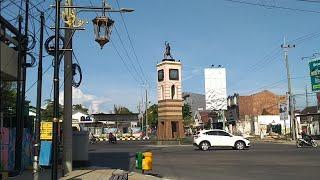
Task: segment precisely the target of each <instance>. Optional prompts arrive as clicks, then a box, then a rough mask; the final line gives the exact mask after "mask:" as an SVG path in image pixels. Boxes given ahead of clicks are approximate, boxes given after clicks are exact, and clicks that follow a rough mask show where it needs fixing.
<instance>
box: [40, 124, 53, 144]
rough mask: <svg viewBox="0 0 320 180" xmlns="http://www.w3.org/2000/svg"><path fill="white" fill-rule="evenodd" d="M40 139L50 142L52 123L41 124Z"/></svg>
mask: <svg viewBox="0 0 320 180" xmlns="http://www.w3.org/2000/svg"><path fill="white" fill-rule="evenodd" d="M40 139H41V140H52V122H41V127H40Z"/></svg>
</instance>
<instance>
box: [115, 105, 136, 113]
mask: <svg viewBox="0 0 320 180" xmlns="http://www.w3.org/2000/svg"><path fill="white" fill-rule="evenodd" d="M113 111H114V113H115V114H132V112H131V111H130V110H129V109H128V108H126V107H124V106H116V105H114V106H113Z"/></svg>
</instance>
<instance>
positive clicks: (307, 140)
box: [301, 131, 312, 143]
mask: <svg viewBox="0 0 320 180" xmlns="http://www.w3.org/2000/svg"><path fill="white" fill-rule="evenodd" d="M301 135H302V139H303V140H305V141H306V142H308V143H310V142H311V140H312V138H311V136H310V135H307V133H306V132H304V131H302V133H301Z"/></svg>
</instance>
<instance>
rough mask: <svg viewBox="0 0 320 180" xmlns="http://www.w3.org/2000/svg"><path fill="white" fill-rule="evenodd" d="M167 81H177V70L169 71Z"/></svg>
mask: <svg viewBox="0 0 320 180" xmlns="http://www.w3.org/2000/svg"><path fill="white" fill-rule="evenodd" d="M169 79H170V80H179V70H178V69H169Z"/></svg>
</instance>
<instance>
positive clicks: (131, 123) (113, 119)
mask: <svg viewBox="0 0 320 180" xmlns="http://www.w3.org/2000/svg"><path fill="white" fill-rule="evenodd" d="M92 115H93V118H94V120H95V123H96V124H97V126H96V127H95V132H94V134H98V135H99V134H106V130H107V128H116V129H117V130H118V131H120V132H121V133H123V134H125V133H129V132H130V130H131V128H136V127H138V121H139V119H138V113H133V114H104V113H99V114H92Z"/></svg>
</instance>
